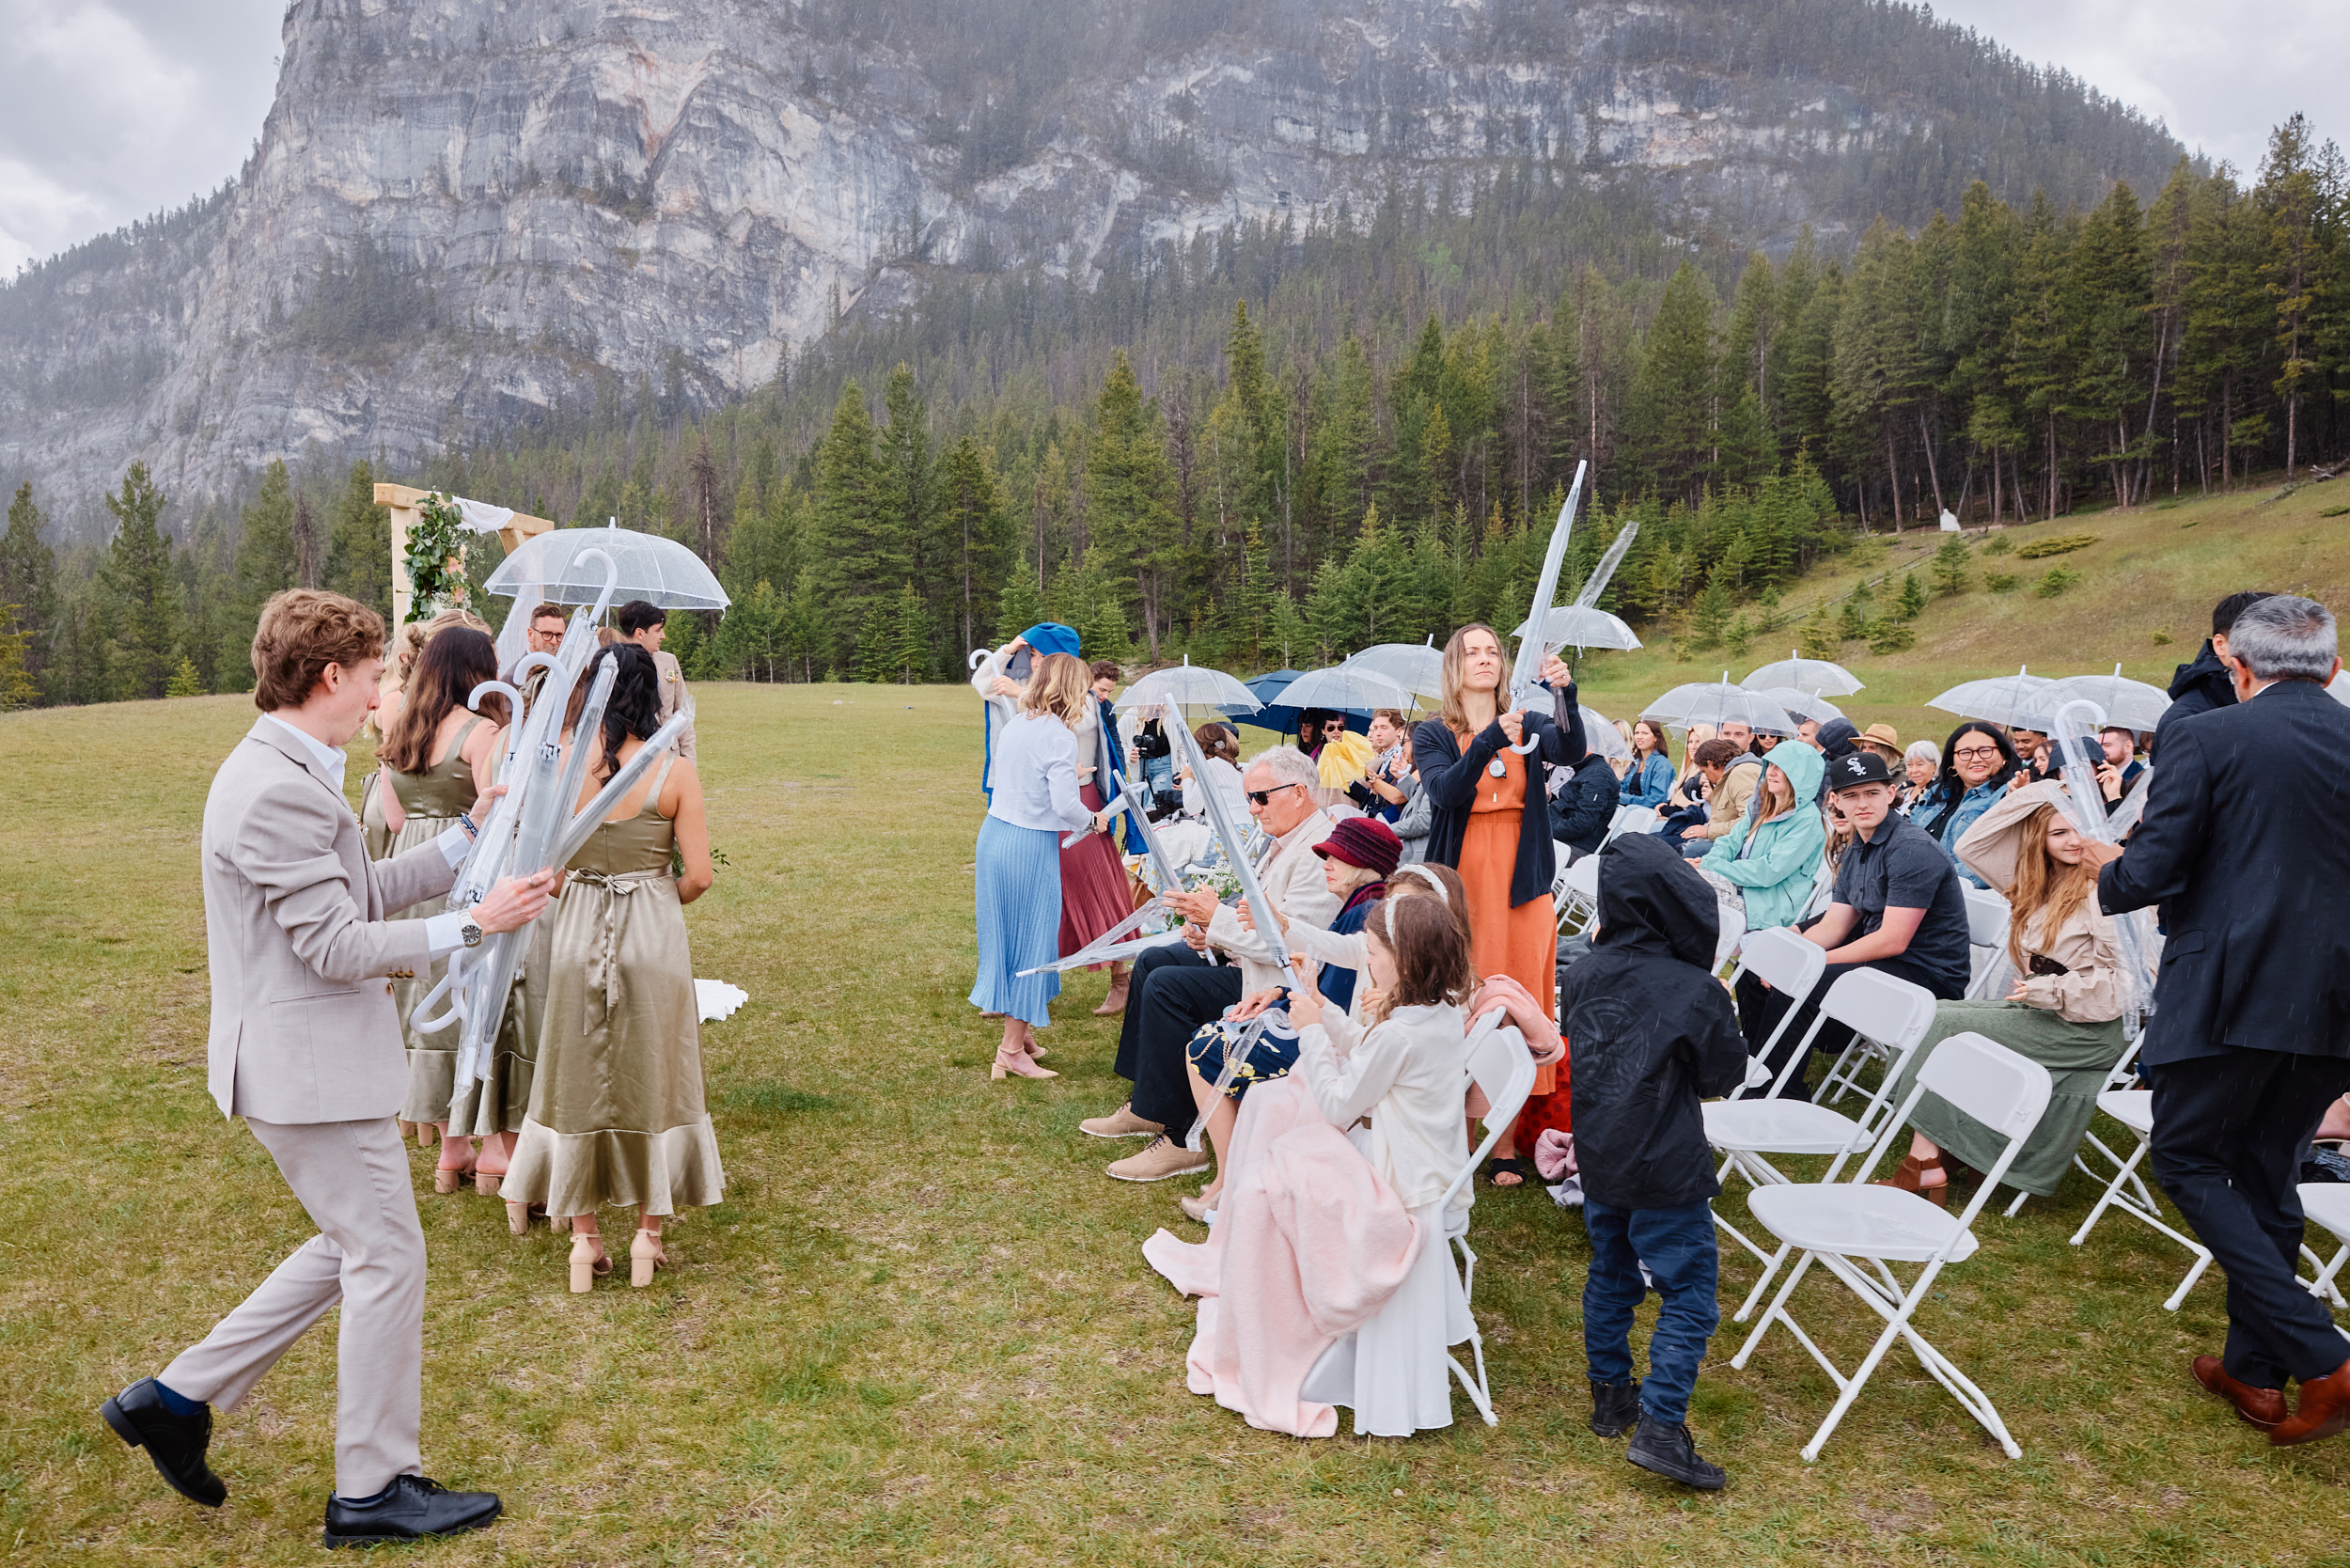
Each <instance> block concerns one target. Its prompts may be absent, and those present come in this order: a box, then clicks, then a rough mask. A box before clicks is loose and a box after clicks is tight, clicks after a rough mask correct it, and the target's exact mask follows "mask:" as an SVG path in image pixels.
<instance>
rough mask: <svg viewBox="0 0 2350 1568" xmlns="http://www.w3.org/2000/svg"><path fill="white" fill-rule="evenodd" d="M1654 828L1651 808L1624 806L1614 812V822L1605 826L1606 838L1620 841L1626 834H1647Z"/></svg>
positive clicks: (1653, 814)
mask: <svg viewBox="0 0 2350 1568" xmlns="http://www.w3.org/2000/svg"><path fill="white" fill-rule="evenodd" d="M1655 826H1656V808H1655V807H1653V806H1625V807H1621V808H1618V809H1617V811H1616V820H1615V821H1614V822H1612V823H1608V824H1607V837H1608V838H1610V839H1621V838H1622V837H1623V836H1624V835H1625V834H1627V833H1647V832H1650V831H1652V830H1653V829H1654V827H1655Z"/></svg>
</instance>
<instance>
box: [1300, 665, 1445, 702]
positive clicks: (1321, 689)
mask: <svg viewBox="0 0 2350 1568" xmlns="http://www.w3.org/2000/svg"><path fill="white" fill-rule="evenodd" d="M1281 701H1282V703H1283V705H1285V706H1287V707H1292V708H1335V709H1340V710H1342V711H1346V712H1354V713H1360V712H1363V711H1365V710H1371V711H1376V710H1378V709H1381V708H1398V709H1402V708H1410V707H1412V706H1413V705H1414V704H1415V703H1416V702H1417V701H1418V698H1417V696H1416V695H1415V694H1414V693H1413V692H1411V691H1410V690H1408V689H1406V688H1405V687H1403V686H1400V685H1398V684H1397V683H1396V682H1393V681H1391V680H1389V679H1388V678H1387V676H1385V675H1382V674H1380V673H1379V672H1378V671H1377V670H1375V669H1371V668H1369V667H1368V666H1355V665H1333V666H1330V667H1329V668H1328V669H1309V670H1308V671H1307V672H1306V673H1305V674H1303V675H1301V676H1299V677H1298V678H1297V679H1296V680H1294V681H1293V682H1290V683H1289V684H1288V685H1287V686H1285V687H1283V688H1282V690H1281Z"/></svg>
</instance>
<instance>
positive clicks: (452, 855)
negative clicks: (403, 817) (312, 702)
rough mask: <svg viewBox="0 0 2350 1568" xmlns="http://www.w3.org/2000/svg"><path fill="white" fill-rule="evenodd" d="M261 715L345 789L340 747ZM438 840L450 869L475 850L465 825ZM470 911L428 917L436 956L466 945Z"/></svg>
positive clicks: (427, 937) (428, 931) (426, 932)
mask: <svg viewBox="0 0 2350 1568" xmlns="http://www.w3.org/2000/svg"><path fill="white" fill-rule="evenodd" d="M261 717H262V718H263V719H265V720H267V721H268V722H269V723H271V724H274V725H275V726H277V728H278V729H283V730H284V731H285V732H286V733H287V734H289V735H291V736H292V737H293V738H294V739H295V740H297V741H299V742H301V743H302V746H303V749H304V750H305V751H306V752H308V753H309V755H310V760H312V761H313V762H316V763H317V764H318V771H319V773H320V774H321V776H323V778H324V779H325V781H326V782H327V783H328V784H330V785H332V786H333V787H334V789H335V792H336V793H337V794H340V793H341V792H342V788H343V773H344V768H345V765H346V763H347V762H348V761H349V760H350V759H349V756H348V754H347V753H345V752H344V750H343V748H342V747H341V746H338V745H327V744H326V743H325V742H324V741H321V740H320V739H319V738H318V737H317V736H316V735H313V734H311V733H309V732H308V731H307V730H303V729H295V728H294V727H293V726H292V725H290V724H288V723H287V722H286V721H285V720H284V719H281V718H279V717H278V716H277V715H276V714H275V713H263V714H262V715H261ZM435 841H436V842H437V843H438V844H439V845H440V846H441V853H442V854H443V855H446V856H448V863H449V866H450V868H451V869H455V868H457V867H460V866H462V865H463V864H464V863H465V856H466V855H471V854H472V853H473V836H472V835H471V834H469V833H467V832H466V831H465V830H464V828H463V827H462V825H460V826H457V827H452V828H450V829H448V830H447V831H446V832H445V833H443V834H442V835H441V837H440V838H439V839H437V840H435ZM467 913H468V912H467V911H465V910H462V909H445V910H443V911H442V912H441V913H440V914H438V915H428V916H426V917H425V920H424V939H425V940H426V941H427V942H429V943H431V947H432V956H433V957H434V958H446V957H447V956H448V955H449V954H450V953H453V952H455V951H456V950H457V949H460V948H462V947H463V946H464V945H465V939H464V937H463V936H462V935H460V934H459V933H460V931H461V930H462V928H463V926H464V924H465V916H466V914H467Z"/></svg>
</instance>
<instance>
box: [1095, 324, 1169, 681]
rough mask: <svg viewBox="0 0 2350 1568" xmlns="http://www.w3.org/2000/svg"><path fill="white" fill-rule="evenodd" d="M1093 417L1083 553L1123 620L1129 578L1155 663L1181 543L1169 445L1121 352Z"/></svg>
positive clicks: (1104, 386)
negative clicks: (1171, 498)
mask: <svg viewBox="0 0 2350 1568" xmlns="http://www.w3.org/2000/svg"><path fill="white" fill-rule="evenodd" d="M1093 420H1094V422H1093V446H1092V448H1091V450H1090V452H1089V454H1088V458H1087V463H1086V479H1087V486H1088V514H1089V518H1090V520H1091V529H1092V542H1091V544H1090V546H1089V549H1088V551H1087V559H1088V561H1089V563H1090V562H1093V561H1095V560H1096V559H1097V558H1098V560H1099V561H1100V562H1101V564H1102V566H1103V568H1104V573H1103V574H1104V579H1105V588H1107V589H1108V590H1109V591H1110V592H1111V593H1112V594H1113V595H1114V596H1115V597H1116V598H1117V600H1118V601H1119V604H1120V616H1119V619H1120V621H1123V620H1124V619H1125V615H1124V605H1125V602H1126V594H1125V591H1124V588H1123V584H1124V583H1126V582H1129V581H1131V582H1132V583H1133V584H1134V587H1135V598H1136V602H1137V603H1138V604H1139V606H1140V608H1141V611H1142V628H1143V639H1144V641H1145V642H1146V643H1147V644H1148V646H1149V648H1150V651H1151V658H1152V662H1153V663H1156V662H1157V660H1158V657H1159V635H1160V633H1161V631H1162V630H1163V629H1164V628H1165V627H1167V625H1169V624H1170V623H1171V619H1172V611H1173V609H1174V604H1175V587H1174V573H1175V568H1176V567H1177V565H1178V564H1179V561H1180V550H1179V545H1180V542H1181V541H1179V539H1178V538H1177V535H1176V530H1175V514H1174V512H1173V511H1172V510H1170V509H1169V508H1168V506H1167V496H1168V494H1169V493H1170V492H1171V491H1172V489H1173V477H1172V475H1171V474H1170V473H1169V471H1168V469H1167V448H1166V447H1165V446H1164V445H1163V444H1162V443H1161V442H1160V440H1159V435H1158V432H1157V431H1155V430H1153V429H1152V422H1151V418H1150V411H1149V410H1148V409H1146V408H1145V407H1144V405H1143V401H1142V388H1141V387H1140V386H1139V385H1138V384H1136V381H1135V372H1134V368H1133V367H1132V366H1130V365H1129V364H1127V362H1126V355H1125V353H1123V352H1122V351H1121V352H1120V353H1118V354H1116V355H1115V356H1114V357H1113V358H1112V359H1111V361H1110V368H1109V374H1108V375H1107V376H1105V378H1104V379H1103V383H1102V396H1101V398H1100V399H1099V400H1097V401H1096V402H1095V404H1094V416H1093ZM1120 641H1121V642H1123V641H1124V638H1123V636H1121V637H1120Z"/></svg>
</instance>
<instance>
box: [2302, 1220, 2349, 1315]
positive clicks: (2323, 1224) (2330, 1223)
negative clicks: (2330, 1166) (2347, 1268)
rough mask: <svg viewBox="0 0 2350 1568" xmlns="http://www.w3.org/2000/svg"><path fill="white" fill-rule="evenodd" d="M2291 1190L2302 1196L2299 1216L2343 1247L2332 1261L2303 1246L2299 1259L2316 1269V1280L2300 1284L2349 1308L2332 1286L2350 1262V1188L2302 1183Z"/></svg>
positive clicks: (2338, 1304) (2307, 1280) (2332, 1302)
mask: <svg viewBox="0 0 2350 1568" xmlns="http://www.w3.org/2000/svg"><path fill="white" fill-rule="evenodd" d="M2294 1190H2295V1191H2296V1192H2298V1193H2299V1194H2300V1195H2301V1213H2302V1214H2303V1215H2305V1216H2306V1217H2307V1218H2308V1220H2309V1222H2310V1223H2311V1225H2314V1226H2316V1227H2318V1228H2319V1229H2320V1230H2322V1231H2326V1232H2328V1233H2329V1234H2331V1235H2332V1237H2333V1238H2334V1240H2336V1241H2338V1242H2340V1243H2341V1244H2342V1246H2341V1247H2340V1248H2339V1249H2338V1250H2336V1252H2335V1253H2334V1255H2333V1257H2332V1258H2330V1259H2321V1258H2319V1257H2318V1255H2317V1254H2316V1253H2314V1252H2312V1251H2311V1250H2310V1249H2309V1247H2308V1245H2307V1244H2306V1243H2304V1244H2303V1246H2302V1247H2301V1256H2302V1257H2304V1258H2307V1259H2308V1260H2309V1261H2310V1262H2311V1265H2312V1266H2313V1267H2314V1268H2315V1269H2316V1270H2317V1278H2314V1279H2304V1280H2303V1281H2301V1283H2303V1284H2304V1285H2307V1286H2308V1287H2309V1291H2310V1294H2311V1295H2313V1296H2317V1297H2318V1298H2320V1299H2321V1300H2324V1301H2326V1302H2328V1303H2330V1304H2331V1305H2333V1306H2336V1307H2341V1306H2344V1305H2350V1303H2344V1302H2343V1300H2342V1291H2341V1290H2340V1288H2339V1287H2337V1286H2336V1285H2335V1284H2334V1279H2335V1277H2336V1276H2338V1275H2340V1274H2341V1273H2342V1264H2344V1263H2350V1185H2345V1184H2342V1183H2340V1182H2303V1183H2302V1184H2300V1185H2299V1186H2298V1187H2296V1188H2295V1189H2294ZM2346 1337H2350V1336H2346Z"/></svg>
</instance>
